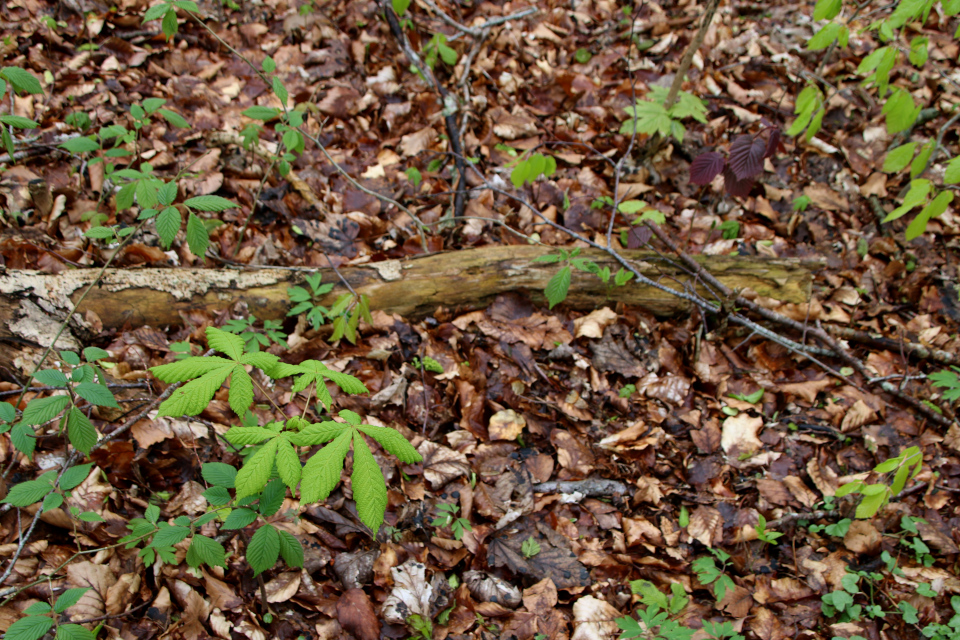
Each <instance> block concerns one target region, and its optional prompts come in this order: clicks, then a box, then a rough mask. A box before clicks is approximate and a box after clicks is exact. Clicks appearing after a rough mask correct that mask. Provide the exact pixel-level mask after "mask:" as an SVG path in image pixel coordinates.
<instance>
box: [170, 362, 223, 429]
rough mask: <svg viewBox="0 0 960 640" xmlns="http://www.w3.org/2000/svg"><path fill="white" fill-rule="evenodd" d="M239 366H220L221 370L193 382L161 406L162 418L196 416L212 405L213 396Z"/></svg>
mask: <svg viewBox="0 0 960 640" xmlns="http://www.w3.org/2000/svg"><path fill="white" fill-rule="evenodd" d="M236 366H237V365H236V364H234V363H232V362H231V363H229V364H228V365H222V364H221V365H220V368H219V369H214V370H212V371H210V372H209V373H205V374H204V375H202V376H200V377H199V378H197V379H196V380H191V381H190V382H188V383H187V384H185V385H183V386H182V387H180V388H179V389H177V390H176V391H174V392H173V394H172V395H171V396H170V397H169V398H167V399H166V400H164V401H163V404H161V405H160V411H158V412H157V415H160V416H195V415H197V414H198V413H200V412H201V411H203V410H204V409H206V408H207V405H208V404H210V400H212V399H213V394H215V393H216V392H217V389H219V388H220V387H221V386H222V385H223V383H224V381H225V380H226V379H227V376H229V375H230V372H231V371H233V369H234V367H236Z"/></svg>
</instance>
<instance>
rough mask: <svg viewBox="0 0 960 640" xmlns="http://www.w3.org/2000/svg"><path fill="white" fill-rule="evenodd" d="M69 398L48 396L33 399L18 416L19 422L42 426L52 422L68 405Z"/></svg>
mask: <svg viewBox="0 0 960 640" xmlns="http://www.w3.org/2000/svg"><path fill="white" fill-rule="evenodd" d="M69 402H70V397H69V396H49V397H47V398H34V399H33V400H31V401H30V403H29V404H28V405H27V408H26V409H24V410H23V415H22V416H20V422H21V423H23V424H25V425H37V424H44V423H45V422H49V421H50V420H53V419H54V418H56V417H57V416H58V415H60V412H61V411H63V410H64V408H65V407H66V406H67V404H69Z"/></svg>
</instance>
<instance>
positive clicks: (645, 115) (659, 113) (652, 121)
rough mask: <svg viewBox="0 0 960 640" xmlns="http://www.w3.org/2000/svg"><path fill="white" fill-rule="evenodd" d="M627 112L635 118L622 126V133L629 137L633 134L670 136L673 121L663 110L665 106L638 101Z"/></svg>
mask: <svg viewBox="0 0 960 640" xmlns="http://www.w3.org/2000/svg"><path fill="white" fill-rule="evenodd" d="M626 111H627V113H629V114H630V115H631V116H633V117H632V118H630V119H629V120H627V121H626V122H624V123H623V124H622V125H621V126H620V133H623V134H627V135H631V134H633V133H646V134H648V135H653V134H654V133H659V134H660V135H661V136H668V135H670V130H671V127H672V124H673V119H672V118H670V115H669V114H668V113H667V110H666V109H664V108H663V104H658V103H656V102H651V101H650V100H638V101H637V103H636V105H635V106H633V107H628V108H627V109H626Z"/></svg>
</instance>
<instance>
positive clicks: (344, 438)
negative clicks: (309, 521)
mask: <svg viewBox="0 0 960 640" xmlns="http://www.w3.org/2000/svg"><path fill="white" fill-rule="evenodd" d="M309 428H310V427H307V429H309ZM307 429H305V430H304V431H306V430H307ZM341 429H342V430H341V432H340V435H338V436H337V437H336V438H334V439H333V442H331V443H330V444H328V445H327V446H325V447H324V448H323V449H321V450H320V451H318V452H317V453H315V454H314V455H313V457H311V458H310V460H308V461H307V464H306V465H305V466H304V467H303V474H302V476H301V480H300V501H301V502H302V503H305V504H310V503H313V502H319V501H321V500H325V499H326V498H327V496H329V495H330V492H331V491H333V489H334V487H336V486H337V483H338V482H340V470H341V469H343V461H344V459H345V458H346V457H347V451H349V450H350V441H351V438H352V436H353V430H352V429H350V428H347V427H346V426H345V425H342V426H341ZM302 434H303V432H301V434H298V435H302ZM293 439H294V438H293V436H290V440H291V441H293Z"/></svg>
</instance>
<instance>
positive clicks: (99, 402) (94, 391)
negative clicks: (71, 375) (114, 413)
mask: <svg viewBox="0 0 960 640" xmlns="http://www.w3.org/2000/svg"><path fill="white" fill-rule="evenodd" d="M73 392H74V393H76V394H77V395H78V396H80V397H81V398H83V399H84V400H86V401H87V402H89V403H90V404H93V405H96V406H98V407H114V408H118V409H119V408H120V405H119V404H117V399H116V398H114V397H113V393H112V392H111V391H110V389H108V388H106V387H104V386H103V385H99V384H96V383H94V382H81V383H80V384H78V385H77V386H76V387H74V388H73Z"/></svg>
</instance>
